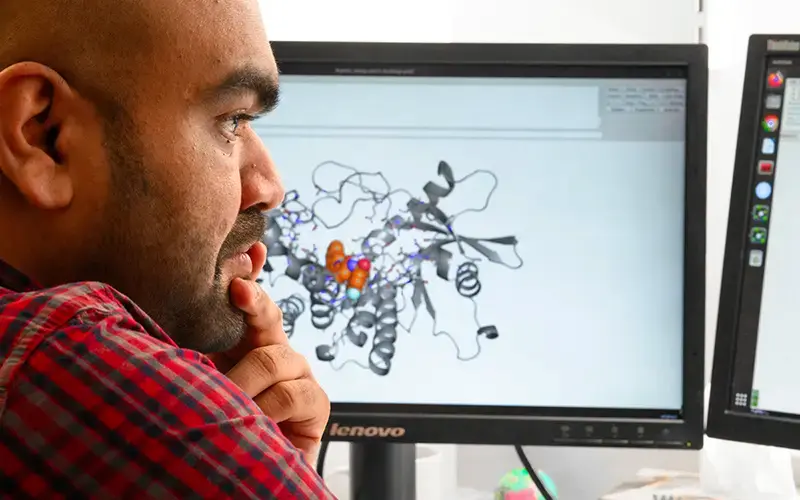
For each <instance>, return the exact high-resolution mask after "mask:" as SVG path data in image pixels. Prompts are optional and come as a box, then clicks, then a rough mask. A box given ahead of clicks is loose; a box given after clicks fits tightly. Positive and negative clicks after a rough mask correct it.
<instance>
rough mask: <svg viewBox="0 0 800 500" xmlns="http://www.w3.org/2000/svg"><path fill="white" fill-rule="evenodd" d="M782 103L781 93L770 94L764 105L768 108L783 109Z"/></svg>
mask: <svg viewBox="0 0 800 500" xmlns="http://www.w3.org/2000/svg"><path fill="white" fill-rule="evenodd" d="M782 103H783V99H782V98H781V95H780V94H771V95H768V96H767V98H766V99H765V101H764V105H765V106H766V108H767V109H781V104H782Z"/></svg>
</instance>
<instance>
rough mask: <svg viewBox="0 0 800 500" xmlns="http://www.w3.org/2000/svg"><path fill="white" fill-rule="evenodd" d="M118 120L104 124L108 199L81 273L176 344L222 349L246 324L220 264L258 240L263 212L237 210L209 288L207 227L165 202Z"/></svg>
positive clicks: (238, 337) (238, 338)
mask: <svg viewBox="0 0 800 500" xmlns="http://www.w3.org/2000/svg"><path fill="white" fill-rule="evenodd" d="M119 125H120V121H119V120H117V121H116V123H113V124H110V126H109V127H108V128H111V127H115V130H113V131H112V130H107V142H106V150H107V152H108V156H109V161H110V164H111V169H112V192H113V194H114V201H113V204H114V206H113V207H111V208H110V210H109V211H108V216H107V220H106V222H105V224H104V227H105V229H106V231H103V234H102V235H101V243H100V244H99V245H98V254H97V255H96V256H94V257H95V258H93V259H90V264H89V265H90V269H87V270H86V272H85V273H84V274H85V275H87V276H88V277H89V278H87V279H94V280H99V281H104V282H106V283H108V284H110V285H111V286H113V287H115V288H116V289H117V290H119V291H120V292H122V293H123V294H125V295H127V296H128V297H130V298H131V299H133V301H134V302H136V304H137V305H139V306H140V307H141V308H142V309H143V310H144V311H145V312H146V313H147V314H148V315H149V316H150V317H152V318H153V319H154V320H155V321H156V322H157V323H158V324H159V326H160V327H161V328H162V329H163V330H164V331H165V332H166V333H167V334H168V335H169V336H170V337H171V338H172V340H173V341H175V343H176V344H178V346H180V347H182V348H185V349H193V350H196V351H200V352H202V353H206V354H209V353H215V352H223V351H227V350H229V349H231V348H233V347H235V346H236V345H237V344H238V343H239V341H241V339H242V338H243V337H244V334H245V329H246V325H245V320H244V313H242V312H241V311H239V310H238V309H235V308H234V307H233V306H232V305H231V303H230V293H229V290H228V288H229V286H230V283H226V282H223V279H224V278H223V276H222V272H221V268H222V265H223V264H224V263H225V261H226V260H228V259H230V258H231V257H233V256H234V255H235V253H236V252H240V251H241V250H242V248H243V247H245V248H246V247H247V246H249V245H252V244H254V243H256V242H258V241H260V240H261V238H262V236H263V234H264V231H265V228H266V219H265V218H264V217H263V215H262V213H261V211H260V210H259V209H258V208H257V207H253V208H251V209H248V210H246V211H244V212H241V213H240V214H239V216H238V217H237V219H236V221H235V223H234V226H233V228H232V229H231V232H230V234H228V236H227V238H226V239H225V241H224V242H223V244H222V247H221V249H220V251H219V254H218V255H217V258H216V266H215V272H214V277H213V282H212V285H211V287H210V288H209V287H208V276H207V275H208V272H209V269H208V257H209V255H208V251H209V250H210V248H209V246H208V239H207V238H206V235H204V234H198V233H197V231H193V230H192V228H191V227H188V223H187V222H186V221H185V220H182V217H181V215H184V214H175V213H174V212H173V211H171V210H170V207H169V204H170V200H165V199H163V191H162V190H160V189H159V186H157V185H153V184H152V183H151V182H148V179H147V175H146V173H145V172H146V171H145V169H144V167H145V156H144V154H143V153H144V150H143V148H142V147H141V146H140V145H139V144H138V142H137V141H136V139H135V137H136V134H135V131H134V130H131V129H129V127H120V126H119ZM163 168H166V167H163ZM159 195H162V196H161V198H160V197H159ZM170 214H174V215H170ZM195 256H196V258H195Z"/></svg>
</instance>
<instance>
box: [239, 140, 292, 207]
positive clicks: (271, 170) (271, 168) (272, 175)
mask: <svg viewBox="0 0 800 500" xmlns="http://www.w3.org/2000/svg"><path fill="white" fill-rule="evenodd" d="M248 139H249V140H248V142H249V144H248V145H247V146H248V147H247V154H246V155H245V156H244V158H243V164H242V207H241V211H245V210H247V209H248V208H252V207H254V206H258V207H260V208H261V210H270V209H273V208H275V207H277V206H278V205H280V204H281V203H282V202H283V197H284V195H285V192H284V189H283V183H282V182H281V177H280V175H279V174H278V169H277V168H276V166H275V162H274V161H272V157H271V156H270V154H269V151H267V148H266V146H264V143H263V142H262V141H261V139H260V138H259V137H258V136H257V135H256V134H255V133H254V132H253V133H252V135H251V136H250V137H249V138H248Z"/></svg>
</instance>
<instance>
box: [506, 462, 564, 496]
mask: <svg viewBox="0 0 800 500" xmlns="http://www.w3.org/2000/svg"><path fill="white" fill-rule="evenodd" d="M536 475H537V476H539V479H541V481H542V483H543V485H544V487H545V488H547V492H548V493H550V497H551V498H555V499H557V498H558V490H557V489H556V484H555V483H554V482H553V480H552V479H551V478H550V476H548V475H547V474H545V473H544V472H543V471H541V470H536ZM494 498H495V500H543V499H544V495H543V494H542V493H541V492H540V491H539V490H538V489H537V488H536V485H535V484H534V482H533V479H531V476H530V474H528V472H527V471H526V470H525V469H522V468H520V469H514V470H512V471H511V472H509V473H508V474H506V475H504V476H503V477H502V478H500V484H499V485H498V486H497V488H496V489H495V491H494Z"/></svg>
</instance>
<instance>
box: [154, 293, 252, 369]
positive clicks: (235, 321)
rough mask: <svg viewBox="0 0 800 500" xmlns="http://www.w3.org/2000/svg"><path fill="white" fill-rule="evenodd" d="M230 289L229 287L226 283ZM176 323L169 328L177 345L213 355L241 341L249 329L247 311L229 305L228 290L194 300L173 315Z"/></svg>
mask: <svg viewBox="0 0 800 500" xmlns="http://www.w3.org/2000/svg"><path fill="white" fill-rule="evenodd" d="M226 290H227V286H226ZM174 318H175V320H176V321H175V323H174V324H175V326H174V327H173V328H170V330H168V333H169V335H170V337H172V339H173V340H174V341H175V343H176V344H178V346H180V347H182V348H184V349H191V350H194V351H199V352H202V353H203V354H212V353H217V352H224V351H228V350H230V349H232V348H234V347H236V345H238V344H239V342H241V341H242V339H243V338H244V335H245V331H246V324H245V320H244V313H242V312H240V311H238V310H236V309H234V308H233V306H231V305H230V302H229V299H228V294H227V291H226V293H224V294H223V293H220V292H219V287H216V286H215V287H214V291H212V293H208V294H205V297H201V298H197V299H195V300H192V301H191V303H190V304H189V305H184V307H183V308H182V309H181V310H180V311H177V312H176V313H175V314H174Z"/></svg>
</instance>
